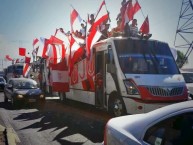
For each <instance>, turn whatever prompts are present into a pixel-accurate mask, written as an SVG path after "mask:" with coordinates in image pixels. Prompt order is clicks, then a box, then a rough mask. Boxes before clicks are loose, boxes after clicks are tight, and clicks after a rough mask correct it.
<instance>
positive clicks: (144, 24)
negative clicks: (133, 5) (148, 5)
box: [140, 16, 149, 34]
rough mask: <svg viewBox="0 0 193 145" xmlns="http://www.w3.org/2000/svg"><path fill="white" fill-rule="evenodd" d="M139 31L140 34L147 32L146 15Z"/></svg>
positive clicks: (147, 20) (147, 21) (147, 22)
mask: <svg viewBox="0 0 193 145" xmlns="http://www.w3.org/2000/svg"><path fill="white" fill-rule="evenodd" d="M140 31H141V33H142V34H149V19H148V16H147V17H146V19H145V21H144V22H143V24H142V25H141V28H140Z"/></svg>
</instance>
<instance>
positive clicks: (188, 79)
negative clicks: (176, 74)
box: [180, 70, 193, 99]
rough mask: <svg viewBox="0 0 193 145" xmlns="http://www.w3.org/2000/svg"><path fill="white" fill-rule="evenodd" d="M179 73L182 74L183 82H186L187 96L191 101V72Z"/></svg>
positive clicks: (183, 71) (192, 84)
mask: <svg viewBox="0 0 193 145" xmlns="http://www.w3.org/2000/svg"><path fill="white" fill-rule="evenodd" d="M180 72H181V73H182V75H183V77H184V80H185V82H186V86H187V88H188V91H189V95H190V97H191V98H192V99H193V72H191V71H186V70H180Z"/></svg>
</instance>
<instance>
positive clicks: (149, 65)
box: [114, 38, 180, 74]
mask: <svg viewBox="0 0 193 145" xmlns="http://www.w3.org/2000/svg"><path fill="white" fill-rule="evenodd" d="M114 42H115V47H116V51H117V55H118V59H119V63H120V67H121V69H122V71H123V73H125V74H126V73H130V74H179V73H180V72H179V70H178V67H177V65H176V63H175V60H174V58H173V55H172V53H171V51H170V48H169V46H168V44H166V43H163V42H159V41H153V40H148V41H147V40H137V39H135V40H133V39H130V38H128V39H125V40H115V41H114Z"/></svg>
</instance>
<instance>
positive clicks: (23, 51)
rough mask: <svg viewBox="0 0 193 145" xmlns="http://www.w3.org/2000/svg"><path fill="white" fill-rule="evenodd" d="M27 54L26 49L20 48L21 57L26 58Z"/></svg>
mask: <svg viewBox="0 0 193 145" xmlns="http://www.w3.org/2000/svg"><path fill="white" fill-rule="evenodd" d="M25 53H26V49H25V48H21V47H20V48H19V55H20V56H25Z"/></svg>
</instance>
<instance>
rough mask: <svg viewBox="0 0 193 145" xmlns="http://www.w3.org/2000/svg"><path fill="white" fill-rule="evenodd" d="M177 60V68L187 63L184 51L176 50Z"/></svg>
mask: <svg viewBox="0 0 193 145" xmlns="http://www.w3.org/2000/svg"><path fill="white" fill-rule="evenodd" d="M177 56H178V57H177V60H176V63H177V65H178V67H179V68H181V67H182V66H183V65H184V64H185V63H188V58H186V57H185V55H184V53H182V52H181V51H179V50H177Z"/></svg>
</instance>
